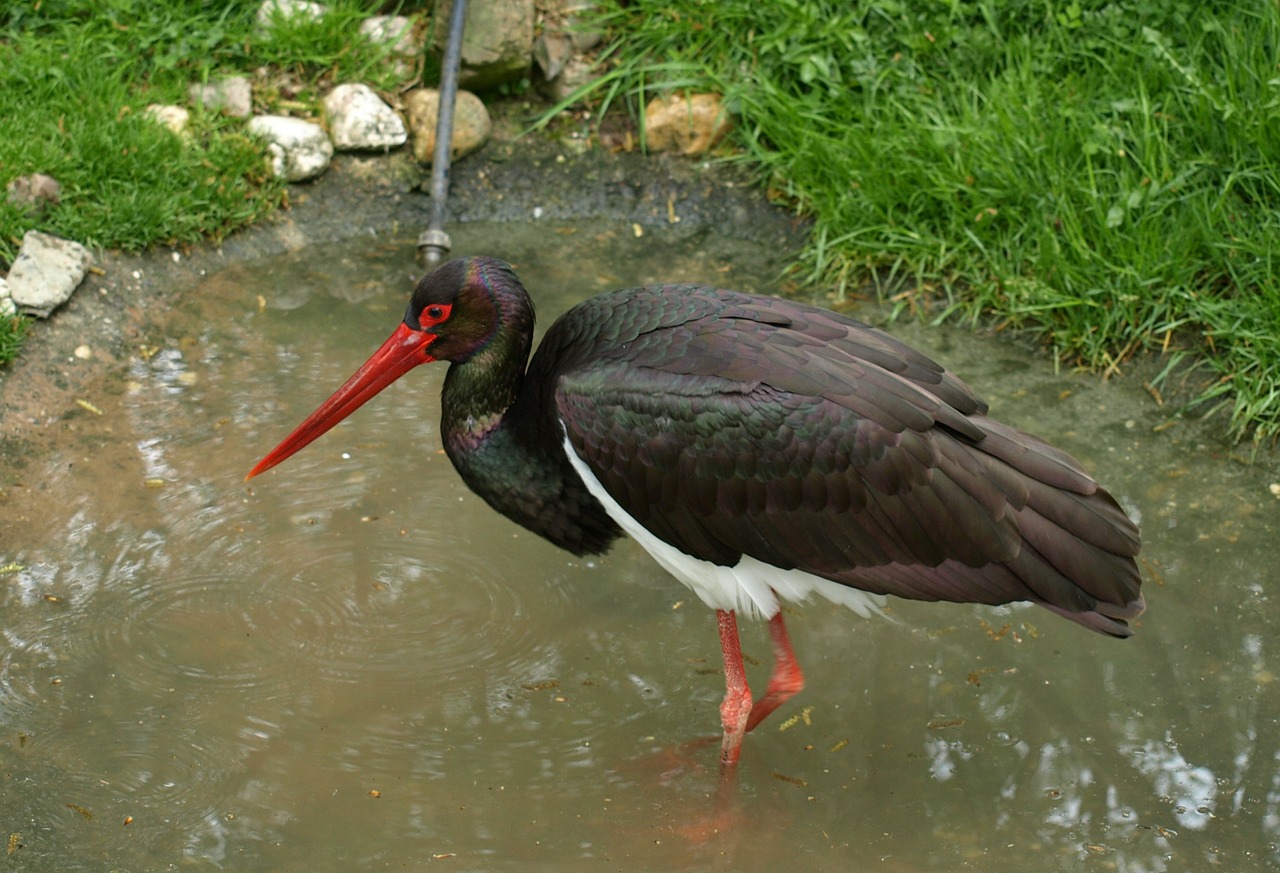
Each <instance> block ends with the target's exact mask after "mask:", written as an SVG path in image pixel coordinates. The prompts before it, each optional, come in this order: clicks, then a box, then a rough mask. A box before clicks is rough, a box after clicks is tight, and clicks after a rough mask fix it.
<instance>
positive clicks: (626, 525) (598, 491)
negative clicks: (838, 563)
mask: <svg viewBox="0 0 1280 873" xmlns="http://www.w3.org/2000/svg"><path fill="white" fill-rule="evenodd" d="M564 450H565V453H566V454H567V455H568V456H569V463H570V464H572V465H573V469H575V470H577V472H578V475H579V476H581V477H582V481H583V483H585V484H586V486H587V490H588V491H590V492H591V495H592V496H593V497H595V498H596V500H599V501H600V503H601V505H602V506H604V510H605V512H607V513H608V514H609V517H610V518H612V519H613V520H614V521H616V522H617V523H618V526H619V527H621V528H622V529H623V530H624V531H626V532H627V534H628V535H629V536H631V537H632V538H633V539H635V540H636V541H637V542H638V543H640V545H642V546H644V548H645V551H647V552H648V553H649V554H650V555H652V556H653V558H654V560H655V561H657V562H658V563H659V564H661V565H662V566H663V568H664V569H666V571H667V572H668V573H670V574H671V575H672V576H675V577H676V578H677V579H679V580H680V581H681V582H683V583H684V584H685V585H688V586H689V587H690V588H692V589H693V591H694V593H695V594H697V595H698V597H699V598H700V599H701V600H702V602H703V603H705V604H707V606H710V607H711V608H712V609H731V610H734V611H735V612H738V613H741V614H743V615H751V616H756V617H760V618H773V616H774V615H776V614H777V612H778V608H779V604H778V598H779V597H781V598H782V599H783V600H787V601H792V602H795V601H802V600H808V599H809V597H811V596H812V595H814V594H820V595H821V596H823V597H825V598H826V599H827V600H830V601H831V602H832V603H838V604H842V605H844V606H847V607H849V608H850V609H852V610H853V611H854V612H856V613H858V615H861V616H863V617H869V616H871V615H873V614H875V615H878V614H880V612H881V606H882V605H883V604H884V601H885V598H884V596H883V595H880V594H871V593H870V592H867V591H860V590H859V589H857V588H850V587H849V586H847V585H841V584H840V583H838V582H832V581H831V580H830V579H823V578H822V577H821V576H815V575H813V574H812V573H806V572H804V571H803V570H782V569H779V568H778V567H774V566H773V565H771V564H766V563H764V562H763V561H759V560H757V559H755V558H752V557H750V556H748V555H743V556H742V559H741V560H739V561H738V563H737V564H736V565H734V566H732V567H722V566H719V565H718V564H713V563H711V562H710V561H703V560H701V559H699V558H694V557H692V556H690V555H686V554H684V553H683V552H681V551H680V550H679V549H677V548H675V547H674V546H672V545H670V544H668V543H665V542H663V541H662V540H660V539H658V538H657V537H656V536H654V535H653V534H651V533H650V532H649V531H648V530H647V529H646V528H645V526H644V525H642V524H640V523H639V522H638V521H636V520H635V519H634V518H632V517H631V515H630V514H628V513H627V512H626V511H625V510H624V509H623V508H622V507H621V506H619V505H618V501H616V500H614V499H613V497H612V496H610V494H609V492H608V491H606V490H605V487H604V486H603V485H601V484H600V480H599V479H597V478H596V477H595V474H594V473H592V472H591V468H590V467H588V466H587V465H586V463H585V462H584V461H583V460H582V459H581V458H579V457H578V453H577V452H575V451H574V450H573V444H572V443H571V442H569V437H568V435H567V434H566V435H565V440H564Z"/></svg>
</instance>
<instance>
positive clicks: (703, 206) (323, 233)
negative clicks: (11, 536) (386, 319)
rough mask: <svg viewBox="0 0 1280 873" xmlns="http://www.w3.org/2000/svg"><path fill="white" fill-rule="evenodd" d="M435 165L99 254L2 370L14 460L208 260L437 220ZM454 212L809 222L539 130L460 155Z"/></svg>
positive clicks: (384, 171)
mask: <svg viewBox="0 0 1280 873" xmlns="http://www.w3.org/2000/svg"><path fill="white" fill-rule="evenodd" d="M569 145H570V146H572V145H573V144H572V143H570V144H569ZM427 173H428V171H427V170H425V169H423V168H421V167H419V166H418V165H416V164H415V163H414V162H413V161H412V160H411V159H410V158H409V157H408V156H407V155H405V154H403V153H397V154H393V155H389V156H374V157H351V156H344V157H340V158H338V159H337V160H335V162H334V164H333V167H332V169H331V170H330V171H329V172H328V173H327V174H326V175H325V176H324V177H323V178H321V179H319V180H317V181H316V182H314V183H310V184H305V185H298V186H294V187H293V188H291V189H290V197H291V206H290V208H289V209H288V210H287V211H284V212H281V213H279V214H277V215H276V216H274V217H273V218H272V219H271V220H270V221H269V222H267V223H265V224H263V225H261V226H259V227H256V228H253V229H250V230H247V231H244V232H240V233H237V234H235V235H233V236H232V237H230V238H228V239H226V240H225V241H223V243H222V244H221V245H220V246H212V245H204V246H198V247H195V248H183V249H172V248H168V247H164V246H160V247H157V248H156V249H154V250H152V251H150V252H148V253H146V254H143V255H124V254H119V253H114V252H107V253H104V254H102V255H101V256H100V257H99V258H98V261H97V267H98V268H99V269H98V271H95V273H94V274H93V275H91V276H90V277H89V278H88V279H87V280H86V281H85V283H84V284H83V285H82V286H81V288H80V289H79V290H78V291H77V292H76V295H75V297H73V298H72V300H71V301H70V302H69V303H68V304H67V305H66V306H64V307H62V309H60V310H59V311H58V312H57V313H56V314H55V315H54V317H53V318H51V319H50V320H48V321H46V322H42V323H40V324H39V325H37V326H36V327H35V329H34V330H33V332H32V333H33V335H32V336H31V337H30V338H29V339H28V341H27V343H26V344H25V346H24V348H23V351H22V355H21V357H20V358H19V360H17V361H15V362H14V363H13V364H12V365H10V366H9V367H7V368H5V369H3V370H0V403H3V406H4V409H5V414H4V416H3V419H0V451H2V452H3V454H4V455H5V458H6V461H7V462H8V463H10V464H15V463H21V457H22V456H23V455H24V454H27V453H29V452H30V451H32V450H34V449H36V448H37V446H38V444H39V443H40V442H41V434H42V432H44V431H46V430H47V429H49V428H51V427H56V426H58V425H59V424H60V423H61V422H65V421H68V420H74V419H75V418H76V417H79V416H83V415H85V414H94V413H93V411H92V410H86V408H85V407H84V406H82V405H81V404H78V403H77V402H76V401H77V399H78V395H79V394H80V393H81V391H82V387H83V386H84V385H86V384H88V383H89V382H91V381H94V380H96V379H98V378H100V377H101V376H102V375H103V374H105V373H107V372H109V371H110V369H111V368H112V367H115V366H116V365H117V364H118V363H119V362H120V361H123V360H126V359H128V358H129V357H130V356H133V355H138V354H146V353H147V351H148V350H149V349H152V348H154V347H156V346H159V345H163V344H164V342H165V337H163V336H157V335H153V334H154V330H153V326H154V322H155V319H156V317H157V316H158V315H160V314H163V313H164V312H166V311H167V310H169V309H170V308H172V307H175V306H182V305H183V296H184V294H186V293H188V292H189V291H190V290H191V289H192V288H193V287H194V286H195V285H196V284H197V283H198V282H199V281H200V279H201V278H202V277H203V276H205V275H207V274H208V273H210V272H214V271H217V270H221V269H224V268H226V267H228V266H230V265H233V264H235V263H239V262H246V261H251V260H254V259H257V258H262V257H267V256H270V255H276V254H280V253H283V252H289V251H297V250H300V249H303V248H306V247H307V246H314V245H325V244H327V243H333V242H337V241H341V240H349V239H351V238H353V237H357V236H367V237H368V238H369V244H370V245H371V246H378V245H386V244H390V242H391V241H392V240H393V239H394V240H398V241H400V242H402V241H403V239H404V238H408V239H416V236H417V234H418V233H420V232H421V231H422V230H424V229H425V228H426V226H427V221H428V214H429V207H430V199H429V197H428V196H427V195H426V194H425V193H423V191H422V190H420V188H421V186H423V185H424V183H425V182H426V179H427ZM449 212H450V221H451V223H458V224H464V223H468V222H477V221H510V222H526V223H529V222H538V221H550V220H556V219H562V220H563V219H567V220H592V219H600V220H601V221H610V222H629V223H632V224H634V225H638V226H639V227H640V228H642V229H643V228H645V227H658V226H661V227H664V228H667V229H668V232H669V231H670V230H671V229H672V228H675V229H676V230H677V232H678V233H680V234H689V235H693V234H698V233H703V232H707V231H708V230H714V231H716V232H718V233H721V234H724V235H726V236H731V237H735V238H739V239H746V240H750V241H752V242H758V243H759V244H760V245H761V246H763V247H767V248H769V249H770V250H773V251H779V250H786V249H795V248H797V247H798V245H799V243H800V240H801V235H802V233H803V228H802V226H801V224H800V223H799V222H798V221H797V220H796V219H794V218H793V217H791V216H789V215H787V214H786V213H785V212H783V211H782V210H779V209H778V208H776V207H773V206H770V205H769V204H767V203H766V202H764V199H763V197H762V196H761V194H760V192H759V189H758V188H757V187H755V186H753V185H752V184H751V182H750V180H749V179H748V178H747V177H746V176H745V175H744V174H743V173H742V172H740V171H735V170H734V169H732V168H728V167H724V166H709V165H706V164H702V163H695V162H691V161H689V160H687V159H683V158H669V157H661V156H643V155H639V154H634V153H621V154H616V155H611V154H608V153H605V152H603V151H602V150H600V149H591V150H587V151H584V152H581V153H576V149H574V148H572V147H566V145H565V144H562V143H560V142H555V141H549V140H546V139H541V138H533V137H530V138H525V139H517V138H515V137H510V136H509V137H505V138H495V140H494V141H492V142H490V143H489V145H488V146H486V147H485V149H484V150H482V151H481V152H480V153H479V154H477V155H475V156H473V157H471V158H468V159H467V160H465V161H463V162H461V163H460V164H458V165H456V166H455V167H454V168H453V171H452V187H451V192H450V198H449ZM492 254H494V255H497V256H502V254H503V253H502V252H493V253H492ZM404 270H405V279H404V283H405V290H406V293H407V291H408V290H409V289H410V288H411V284H412V282H413V281H414V278H415V277H416V276H417V275H420V273H421V267H420V266H419V265H418V264H416V263H412V262H408V263H406V264H405V265H404ZM95 405H96V404H95Z"/></svg>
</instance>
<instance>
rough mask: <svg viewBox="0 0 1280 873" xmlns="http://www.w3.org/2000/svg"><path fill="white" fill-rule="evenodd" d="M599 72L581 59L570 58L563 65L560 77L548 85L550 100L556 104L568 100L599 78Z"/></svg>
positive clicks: (591, 64)
mask: <svg viewBox="0 0 1280 873" xmlns="http://www.w3.org/2000/svg"><path fill="white" fill-rule="evenodd" d="M601 75H602V74H601V72H600V71H599V70H598V69H597V68H596V65H595V64H593V63H591V62H590V61H584V60H583V59H582V58H577V57H575V58H570V59H569V62H568V63H566V64H565V65H564V69H563V70H561V71H560V75H558V76H556V77H555V79H553V80H552V81H551V82H549V83H548V88H549V90H550V92H551V99H552V100H554V101H555V102H557V103H560V102H562V101H564V100H568V99H569V97H570V95H572V94H573V92H575V91H577V90H578V89H579V88H581V87H583V86H585V85H588V84H590V83H591V82H593V81H595V80H596V79H598V78H600V76H601Z"/></svg>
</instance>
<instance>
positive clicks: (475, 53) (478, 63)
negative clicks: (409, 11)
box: [431, 0, 535, 91]
mask: <svg viewBox="0 0 1280 873" xmlns="http://www.w3.org/2000/svg"><path fill="white" fill-rule="evenodd" d="M452 8H453V3H452V0H436V4H435V12H434V14H433V15H432V16H431V44H432V47H433V50H434V51H435V52H436V54H437V55H439V56H443V55H444V47H445V44H446V43H447V42H448V41H449V13H450V10H451V9H452ZM534 18H535V14H534V0H468V2H467V13H466V16H465V19H464V26H463V33H462V65H461V67H460V69H459V71H458V82H459V84H460V85H461V86H462V87H464V88H469V89H471V90H472V91H484V90H488V89H492V88H496V87H498V86H499V85H504V84H506V83H508V82H514V81H516V80H518V79H520V78H521V77H522V76H525V75H527V73H528V71H529V59H530V56H531V54H532V52H533V25H534Z"/></svg>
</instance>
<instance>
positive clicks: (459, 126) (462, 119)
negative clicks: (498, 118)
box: [404, 88, 493, 164]
mask: <svg viewBox="0 0 1280 873" xmlns="http://www.w3.org/2000/svg"><path fill="white" fill-rule="evenodd" d="M404 108H405V114H406V115H408V116H409V128H410V130H411V131H412V133H413V156H414V157H415V158H416V159H417V160H418V161H420V162H422V163H424V164H429V163H431V161H432V159H433V158H434V157H435V149H436V117H437V115H438V114H439V111H440V92H439V91H437V90H436V89H435V88H415V89H414V90H412V91H410V92H409V93H408V94H406V95H405V98H404ZM492 130H493V121H492V120H491V119H490V118H489V110H488V109H485V106H484V103H483V102H482V101H481V100H480V98H479V97H477V96H476V95H474V94H472V93H471V92H470V91H461V90H460V91H458V99H457V102H455V103H454V107H453V136H452V137H450V142H449V152H450V154H451V155H452V156H453V159H454V160H457V159H458V158H462V157H466V156H467V155H469V154H471V153H472V152H474V151H476V150H477V149H479V148H480V147H481V146H482V145H484V144H485V143H486V142H487V141H488V140H489V134H490V132H491V131H492Z"/></svg>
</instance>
